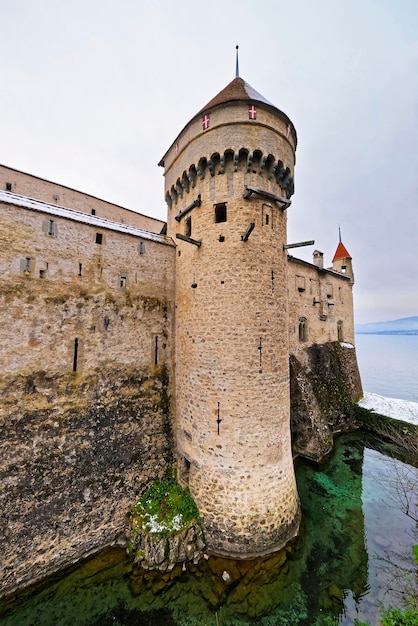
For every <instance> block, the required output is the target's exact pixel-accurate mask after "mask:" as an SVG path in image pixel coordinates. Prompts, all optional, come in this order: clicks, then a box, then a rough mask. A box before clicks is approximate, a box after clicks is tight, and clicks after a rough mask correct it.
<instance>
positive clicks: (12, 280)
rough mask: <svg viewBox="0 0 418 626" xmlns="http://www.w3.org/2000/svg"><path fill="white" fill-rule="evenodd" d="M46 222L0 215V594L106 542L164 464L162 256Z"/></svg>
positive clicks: (169, 363)
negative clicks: (51, 230) (122, 279)
mask: <svg viewBox="0 0 418 626" xmlns="http://www.w3.org/2000/svg"><path fill="white" fill-rule="evenodd" d="M50 217H51V216H50V214H45V215H43V214H42V213H40V212H38V211H32V210H30V209H26V208H24V207H15V206H11V205H10V204H5V203H0V232H1V237H2V245H1V246H0V258H1V264H2V269H3V273H2V276H1V277H0V314H1V316H2V318H3V319H4V320H7V321H8V323H7V324H6V323H5V324H3V325H2V327H1V329H0V336H1V346H2V348H1V352H0V362H1V369H0V371H1V375H0V396H1V398H2V402H1V407H0V408H1V411H0V484H2V493H1V510H0V516H1V522H0V527H1V529H2V540H1V543H2V557H1V560H2V567H1V572H2V573H1V578H0V587H1V593H2V594H6V593H9V592H11V591H12V590H13V589H14V588H16V587H19V586H22V585H24V584H26V583H29V582H32V581H33V580H36V579H38V578H41V577H43V576H45V575H47V574H50V573H51V572H53V571H54V570H56V569H59V568H62V567H64V566H65V565H68V564H69V563H72V562H74V561H76V560H77V559H78V558H81V557H83V556H85V555H86V554H88V553H90V552H93V551H95V550H97V549H100V548H102V547H104V546H105V545H109V544H111V543H113V542H115V541H116V539H117V537H118V535H119V534H121V533H123V529H124V523H125V520H124V516H125V513H126V512H127V511H128V509H129V507H130V506H131V505H132V503H133V502H135V500H136V499H137V498H138V497H139V496H140V495H141V494H142V493H143V491H144V490H145V489H146V487H147V486H148V485H149V483H150V482H151V481H153V480H155V479H156V478H157V477H158V476H160V477H161V476H162V475H163V474H164V472H165V471H166V469H167V467H168V465H169V464H170V463H171V450H172V446H173V442H172V421H171V417H170V415H171V414H170V396H171V392H172V388H171V386H172V379H173V373H172V368H173V354H172V351H173V328H172V321H173V298H174V274H173V271H172V264H173V261H174V248H173V246H172V245H169V240H168V239H167V240H166V241H165V243H160V242H157V241H153V240H146V241H145V249H144V251H143V252H144V253H143V254H139V243H140V242H141V241H142V240H143V238H142V237H135V236H133V235H127V234H123V233H118V232H112V231H111V230H109V229H107V230H106V233H105V238H104V240H103V241H102V244H96V238H95V236H96V230H97V229H96V226H95V225H94V224H90V225H89V224H80V223H77V222H74V221H71V220H66V219H63V218H59V217H57V218H56V227H57V228H56V231H55V232H54V233H53V234H52V235H48V233H47V232H45V231H44V230H43V228H42V225H43V222H44V221H45V219H49V218H50ZM26 258H30V263H29V271H25V268H26V264H25V263H26V261H23V262H22V259H24V260H25V259H26ZM80 263H81V264H82V268H81V275H79V264H80ZM40 272H43V273H42V274H40ZM121 273H123V274H124V275H126V280H125V283H124V286H123V287H122V286H121V284H120V275H121Z"/></svg>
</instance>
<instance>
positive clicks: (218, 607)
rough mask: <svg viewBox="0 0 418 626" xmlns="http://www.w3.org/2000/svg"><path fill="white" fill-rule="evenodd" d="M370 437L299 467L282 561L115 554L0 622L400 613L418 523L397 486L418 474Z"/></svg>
mask: <svg viewBox="0 0 418 626" xmlns="http://www.w3.org/2000/svg"><path fill="white" fill-rule="evenodd" d="M365 437H366V436H365V435H363V434H361V433H354V434H350V435H343V436H341V437H340V438H338V440H337V443H336V447H335V452H334V454H333V455H332V457H331V458H330V459H329V460H328V462H327V463H326V464H325V465H323V466H322V467H321V468H318V467H317V466H315V465H313V464H310V463H307V462H298V464H297V468H296V470H297V480H298V489H299V494H300V498H301V506H302V511H303V524H302V529H301V533H300V536H299V538H298V539H297V540H296V541H295V542H294V543H293V544H292V545H291V546H289V547H288V548H287V549H286V550H284V551H282V552H280V553H278V554H276V555H274V556H273V557H271V558H265V559H257V560H252V561H244V562H242V561H241V562H240V561H228V560H225V559H216V558H210V559H209V560H208V561H202V562H201V563H200V564H199V565H198V566H194V567H192V568H191V571H186V572H182V570H181V568H180V567H179V568H177V569H176V570H175V571H174V572H173V574H172V575H171V576H170V575H161V574H156V573H145V572H141V571H133V570H132V566H131V564H130V562H129V561H128V559H127V557H126V556H125V554H124V552H123V551H122V550H116V549H115V550H107V551H104V552H103V553H102V554H101V555H98V556H97V557H95V558H94V559H90V560H89V561H87V562H86V563H84V564H83V565H82V566H81V567H77V568H75V569H74V570H72V571H71V572H69V573H67V574H66V575H65V576H64V577H62V578H61V579H59V580H57V579H55V580H49V581H46V584H45V585H44V586H43V587H42V588H39V589H38V590H37V591H36V592H33V594H32V596H31V597H25V596H24V595H20V596H19V597H18V598H16V599H15V601H14V603H12V604H11V605H9V606H8V608H6V607H5V606H3V617H2V618H0V624H1V625H2V626H29V625H34V626H49V625H51V626H52V625H53V626H64V625H67V624H68V625H72V626H75V625H80V626H87V625H89V626H90V625H91V626H93V625H97V626H98V625H100V626H107V625H108V624H109V625H110V624H126V625H128V624H135V625H137V626H141V625H148V626H150V625H158V626H160V625H167V626H171V625H173V626H205V625H207V626H242V625H248V624H257V625H260V626H282V625H285V624H288V625H292V626H294V625H297V624H299V625H301V626H302V625H303V626H308V625H309V626H315V625H317V626H326V625H329V624H342V625H344V626H348V625H350V624H354V619H355V618H358V619H361V620H365V621H366V620H367V621H368V622H369V623H370V624H376V623H377V615H378V606H379V602H383V603H384V604H389V603H391V604H393V605H395V606H402V600H401V593H402V591H404V590H405V586H406V585H407V584H408V583H407V576H408V571H414V564H413V559H412V545H413V544H414V543H416V542H417V537H416V527H415V523H414V521H413V520H412V519H411V518H410V517H408V515H407V514H406V513H405V506H406V503H405V501H400V494H399V489H398V487H399V484H402V485H404V484H406V482H408V481H409V482H411V484H413V482H414V481H415V485H416V484H417V481H418V470H417V469H416V468H413V467H411V466H409V465H406V464H404V463H401V462H400V461H397V460H395V459H392V458H391V457H390V456H386V454H385V453H382V450H381V451H380V452H379V451H377V450H375V449H374V446H372V445H371V443H370V442H368V441H367V440H366V439H365ZM383 452H385V451H383ZM408 473H409V474H408ZM405 476H407V477H408V481H406V479H405ZM400 481H401V483H400ZM225 571H226V572H228V575H229V579H228V580H227V581H225V580H224V578H223V576H222V574H223V573H224V572H225ZM388 589H390V591H388ZM4 611H6V613H5V612H4ZM0 614H1V613H0Z"/></svg>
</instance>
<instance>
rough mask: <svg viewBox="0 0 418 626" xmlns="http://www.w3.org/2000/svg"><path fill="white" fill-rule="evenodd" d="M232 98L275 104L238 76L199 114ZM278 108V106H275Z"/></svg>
mask: <svg viewBox="0 0 418 626" xmlns="http://www.w3.org/2000/svg"><path fill="white" fill-rule="evenodd" d="M231 100H251V101H253V100H256V101H257V102H264V104H268V105H269V106H274V104H272V103H271V102H269V101H268V100H266V98H264V96H262V95H261V94H260V93H258V91H256V90H255V89H254V88H253V87H251V85H249V84H248V83H247V82H245V80H244V79H243V78H241V77H240V76H238V77H237V78H234V80H232V81H231V82H230V83H229V84H228V85H227V86H226V87H224V89H222V91H220V92H219V93H218V95H216V96H215V97H214V98H212V100H210V102H208V103H207V105H206V106H204V107H203V108H202V109H200V111H199V114H201V113H203V111H206V110H207V109H211V108H212V107H214V106H216V105H218V104H225V102H230V101H231ZM275 108H276V107H275Z"/></svg>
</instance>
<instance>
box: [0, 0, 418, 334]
mask: <svg viewBox="0 0 418 626" xmlns="http://www.w3.org/2000/svg"><path fill="white" fill-rule="evenodd" d="M0 24H1V36H0V76H1V80H0V94H1V100H0V111H1V126H0V128H1V130H0V163H2V164H4V165H8V166H10V167H14V168H16V169H18V170H22V171H24V172H29V173H31V174H34V175H36V176H40V177H42V178H46V179H48V180H52V181H54V182H58V183H61V184H64V185H67V186H69V187H74V188H76V189H79V190H81V191H85V192H87V193H90V194H92V195H95V196H98V197H100V198H103V199H105V200H109V201H111V202H114V203H116V204H120V205H122V206H126V207H127V208H130V209H134V210H137V211H139V212H141V213H145V214H149V215H153V216H155V217H159V218H161V219H165V214H166V205H165V202H164V192H163V186H164V182H163V170H162V168H160V167H158V166H157V163H158V161H159V160H160V158H161V157H162V156H163V154H164V153H165V151H166V149H167V148H168V147H169V146H170V145H171V143H172V142H173V140H174V139H175V137H176V136H177V134H178V133H179V131H180V130H181V129H182V128H183V127H184V125H185V124H186V123H187V122H188V121H189V119H190V118H191V117H193V115H194V114H195V113H196V112H197V111H198V110H199V109H200V108H201V107H202V106H204V105H205V104H206V103H207V102H208V101H209V100H210V99H211V98H212V97H213V96H215V95H216V94H217V93H218V92H219V91H220V90H221V89H223V87H225V86H226V85H227V84H228V83H229V82H230V81H231V80H233V78H234V77H235V45H236V44H237V43H238V44H239V46H240V50H239V54H240V57H239V63H240V75H241V76H242V78H244V80H246V81H247V82H248V83H249V84H250V85H251V86H252V87H254V89H256V90H257V91H258V92H259V93H261V94H262V95H263V96H264V97H265V98H266V99H268V100H269V101H270V102H272V103H273V104H275V105H276V106H277V107H278V108H279V109H281V110H282V111H284V112H285V113H286V114H287V115H288V116H289V117H290V119H291V120H292V122H293V123H294V125H295V128H296V131H297V133H298V149H297V155H296V170H295V185H296V188H295V195H294V196H293V203H292V206H291V207H290V208H289V209H288V217H289V219H288V239H289V242H296V241H303V240H307V239H315V248H318V249H320V250H321V251H323V252H324V254H325V264H326V266H329V265H331V261H332V256H333V254H334V252H335V248H336V246H337V244H338V226H339V225H340V226H341V232H342V240H343V242H344V244H345V246H346V247H347V249H348V251H349V252H350V254H351V256H352V257H353V264H354V271H355V278H356V284H355V286H354V301H355V317H356V322H371V321H383V320H388V319H395V318H399V317H406V316H410V315H418V279H417V274H418V260H417V259H418V218H417V213H418V96H417V85H418V80H417V78H418V1H417V0H286V1H282V0H227V1H225V0H222V1H220V0H212V1H211V2H206V3H204V2H194V1H192V0H176V1H174V0H153V1H152V2H151V1H145V0H112V1H111V0H71V2H68V1H64V0H26V1H25V0H0ZM313 249H314V248H312V247H311V248H308V249H301V250H300V251H298V252H296V251H295V255H297V256H301V257H302V258H305V259H307V260H311V254H312V251H313Z"/></svg>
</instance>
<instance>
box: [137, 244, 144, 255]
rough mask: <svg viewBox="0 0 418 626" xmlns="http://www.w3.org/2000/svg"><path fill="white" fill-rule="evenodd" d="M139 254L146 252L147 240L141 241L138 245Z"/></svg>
mask: <svg viewBox="0 0 418 626" xmlns="http://www.w3.org/2000/svg"><path fill="white" fill-rule="evenodd" d="M138 252H139V254H145V241H140V242H139V245H138Z"/></svg>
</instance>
